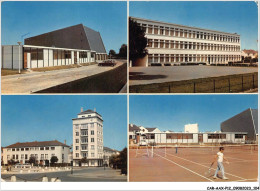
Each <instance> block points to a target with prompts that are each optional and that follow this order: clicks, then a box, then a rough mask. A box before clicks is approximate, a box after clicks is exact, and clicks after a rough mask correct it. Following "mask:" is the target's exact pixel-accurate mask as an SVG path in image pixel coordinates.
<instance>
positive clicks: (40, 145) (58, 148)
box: [3, 140, 70, 166]
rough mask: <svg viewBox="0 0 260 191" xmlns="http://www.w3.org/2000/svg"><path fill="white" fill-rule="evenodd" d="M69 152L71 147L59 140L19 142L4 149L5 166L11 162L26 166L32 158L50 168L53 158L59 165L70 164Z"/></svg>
mask: <svg viewBox="0 0 260 191" xmlns="http://www.w3.org/2000/svg"><path fill="white" fill-rule="evenodd" d="M69 152H70V148H69V146H68V145H66V144H65V143H61V142H59V141H57V140H54V141H39V142H38V141H34V142H23V143H19V142H18V143H15V144H12V145H9V146H7V147H4V148H3V161H4V164H8V161H10V160H13V161H14V162H19V163H21V164H24V163H28V161H29V159H30V157H35V160H36V163H38V164H40V165H47V166H48V165H49V164H50V160H51V157H52V156H56V157H57V158H58V162H57V163H69V161H68V155H69Z"/></svg>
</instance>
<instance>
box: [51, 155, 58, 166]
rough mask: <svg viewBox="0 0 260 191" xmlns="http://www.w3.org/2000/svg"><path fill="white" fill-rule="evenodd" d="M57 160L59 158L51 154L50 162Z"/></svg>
mask: <svg viewBox="0 0 260 191" xmlns="http://www.w3.org/2000/svg"><path fill="white" fill-rule="evenodd" d="M58 160H59V159H58V157H57V156H52V157H51V163H52V164H54V163H56V162H58Z"/></svg>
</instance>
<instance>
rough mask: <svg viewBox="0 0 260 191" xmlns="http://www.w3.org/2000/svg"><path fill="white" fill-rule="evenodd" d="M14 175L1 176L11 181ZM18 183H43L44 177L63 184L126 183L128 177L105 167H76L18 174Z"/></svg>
mask: <svg viewBox="0 0 260 191" xmlns="http://www.w3.org/2000/svg"><path fill="white" fill-rule="evenodd" d="M11 175H12V174H1V178H2V179H4V180H6V181H7V182H9V181H10V179H11V178H10V176H11ZM14 175H15V176H16V177H17V182H24V181H25V180H27V182H41V181H42V177H43V176H45V175H46V176H47V177H48V180H49V182H50V180H51V178H57V177H58V178H59V179H60V180H61V182H126V181H127V176H126V175H121V174H120V170H114V169H112V168H108V167H107V168H105V170H104V168H103V167H89V168H88V167H82V168H79V167H74V169H73V174H71V171H56V172H45V173H22V174H21V173H16V174H14Z"/></svg>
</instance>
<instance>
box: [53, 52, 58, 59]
mask: <svg viewBox="0 0 260 191" xmlns="http://www.w3.org/2000/svg"><path fill="white" fill-rule="evenodd" d="M53 59H54V60H58V50H53Z"/></svg>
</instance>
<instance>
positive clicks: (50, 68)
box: [31, 64, 81, 72]
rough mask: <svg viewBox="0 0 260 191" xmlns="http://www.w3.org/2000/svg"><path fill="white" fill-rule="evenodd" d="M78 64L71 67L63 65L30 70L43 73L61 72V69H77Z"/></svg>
mask: <svg viewBox="0 0 260 191" xmlns="http://www.w3.org/2000/svg"><path fill="white" fill-rule="evenodd" d="M79 67H81V66H79V65H78V64H71V65H63V66H51V67H43V68H31V70H32V71H34V72H45V71H52V70H62V69H70V68H79Z"/></svg>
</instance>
